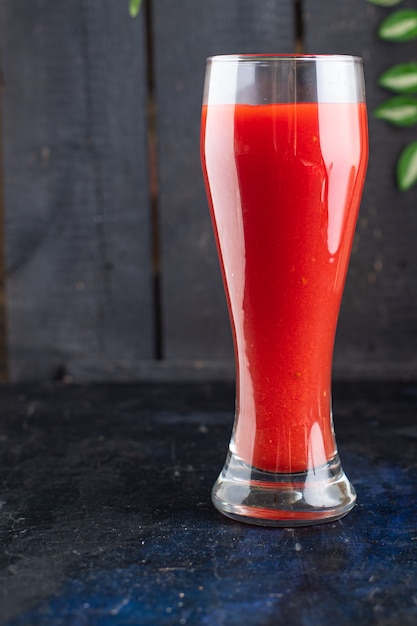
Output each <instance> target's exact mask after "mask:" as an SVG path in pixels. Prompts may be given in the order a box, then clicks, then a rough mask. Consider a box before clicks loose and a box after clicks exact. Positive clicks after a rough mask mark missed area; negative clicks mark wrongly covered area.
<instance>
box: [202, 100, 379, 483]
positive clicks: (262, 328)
mask: <svg viewBox="0 0 417 626" xmlns="http://www.w3.org/2000/svg"><path fill="white" fill-rule="evenodd" d="M201 152H202V162H203V170H204V174H205V178H206V187H207V192H208V197H209V201H210V208H211V212H212V219H213V224H214V230H215V235H216V240H217V245H218V251H219V256H220V260H221V266H222V272H223V279H224V283H225V288H226V294H227V299H228V305H229V311H230V317H231V322H232V329H233V334H234V341H235V352H236V366H237V418H236V421H235V430H234V437H233V444H232V445H233V447H234V452H235V454H236V455H237V456H239V457H240V458H241V459H243V460H244V461H246V462H247V463H249V464H251V465H253V466H255V467H257V468H258V469H261V470H264V471H272V472H285V473H294V472H300V471H306V470H308V469H311V468H314V467H317V466H319V465H321V464H323V463H326V462H327V461H328V460H329V459H331V458H332V457H333V456H334V454H335V442H334V436H333V429H332V420H331V414H330V413H331V398H330V393H331V389H330V386H331V368H332V357H333V345H334V336H335V331H336V324H337V318H338V314H339V309H340V302H341V297H342V292H343V287H344V282H345V278H346V272H347V267H348V261H349V256H350V250H351V245H352V239H353V234H354V228H355V224H356V219H357V213H358V209H359V203H360V197H361V193H362V187H363V182H364V177H365V171H366V163H367V121H366V108H365V105H364V104H350V103H337V104H331V103H326V104H316V103H300V104H269V105H262V106H250V105H210V106H209V107H207V106H204V107H203V113H202V137H201Z"/></svg>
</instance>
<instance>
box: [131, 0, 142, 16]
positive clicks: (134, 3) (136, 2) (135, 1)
mask: <svg viewBox="0 0 417 626" xmlns="http://www.w3.org/2000/svg"><path fill="white" fill-rule="evenodd" d="M141 4H142V0H130V2H129V13H130V15H131V16H132V17H136V16H137V15H138V13H139V11H140V5H141Z"/></svg>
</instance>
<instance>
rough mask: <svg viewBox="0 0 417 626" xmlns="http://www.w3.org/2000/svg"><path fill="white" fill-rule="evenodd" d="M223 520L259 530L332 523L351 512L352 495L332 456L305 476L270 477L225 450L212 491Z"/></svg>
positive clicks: (267, 473)
mask: <svg viewBox="0 0 417 626" xmlns="http://www.w3.org/2000/svg"><path fill="white" fill-rule="evenodd" d="M212 500H213V504H214V506H215V507H216V508H217V509H218V510H219V511H220V512H221V513H223V514H224V515H227V517H231V518H232V519H235V520H237V521H240V522H246V523H248V524H258V525H261V526H286V527H290V526H307V525H311V524H320V523H323V522H331V521H333V520H337V519H339V518H341V517H343V516H344V515H346V513H349V511H350V510H351V509H352V508H353V506H354V505H355V501H356V492H355V490H354V488H353V486H352V485H351V483H350V482H349V480H348V478H347V477H346V475H345V473H344V471H343V469H342V466H341V464H340V459H339V456H338V455H336V456H335V457H334V458H333V459H332V460H331V461H329V462H328V463H326V464H325V465H322V466H321V467H317V468H314V469H311V470H308V471H307V472H303V473H297V474H275V473H272V472H264V471H261V470H258V469H256V468H254V467H251V466H250V465H248V464H246V463H244V462H243V461H242V460H240V459H239V458H238V457H236V456H235V455H234V454H233V452H231V451H229V453H228V456H227V459H226V463H225V465H224V468H223V470H222V472H221V474H220V476H219V477H218V479H217V481H216V483H215V485H214V487H213V490H212Z"/></svg>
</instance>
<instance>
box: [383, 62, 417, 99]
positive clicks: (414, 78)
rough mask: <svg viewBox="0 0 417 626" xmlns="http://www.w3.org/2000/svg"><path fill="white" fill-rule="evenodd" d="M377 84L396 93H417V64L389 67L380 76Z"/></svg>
mask: <svg viewBox="0 0 417 626" xmlns="http://www.w3.org/2000/svg"><path fill="white" fill-rule="evenodd" d="M378 84H379V85H380V86H381V87H385V88H386V89H390V90H391V91H396V92H397V93H417V63H414V62H410V63H401V64H400V65H394V66H393V67H390V68H389V69H388V70H386V71H385V72H384V73H383V74H381V76H380V77H379V79H378Z"/></svg>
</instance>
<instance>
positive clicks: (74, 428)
mask: <svg viewBox="0 0 417 626" xmlns="http://www.w3.org/2000/svg"><path fill="white" fill-rule="evenodd" d="M233 403H234V401H233V388H232V387H231V386H230V385H226V384H217V385H209V384H194V385H193V384H177V385H174V384H154V385H144V384H138V385H108V386H101V385H95V386H91V385H89V386H71V385H69V386H60V385H56V386H47V387H35V386H23V387H22V386H20V387H16V386H3V387H0V481H1V491H0V522H1V524H0V534H1V547H0V579H1V580H0V624H2V625H5V624H7V626H26V625H28V626H29V625H30V626H41V625H54V626H55V625H57V626H60V625H62V626H64V625H65V626H66V625H68V626H83V625H87V624H88V625H90V624H91V625H97V626H107V625H110V624H111V625H112V626H118V625H148V624H149V625H152V626H155V625H159V624H162V625H165V624H166V625H171V624H172V625H174V624H175V625H177V624H180V625H181V624H188V625H192V624H201V625H207V626H221V625H227V626H234V625H236V626H237V625H239V626H242V625H245V624H249V625H256V626H267V625H277V624H278V625H279V624H285V625H287V626H291V625H293V624H294V625H297V626H310V625H311V626H313V625H314V626H316V625H317V626H327V625H330V624H331V625H332V626H334V625H338V626H343V625H345V624H346V625H349V626H350V625H352V624H372V625H381V626H394V625H395V626H397V625H399V626H407V625H409V624H410V625H411V624H413V625H415V624H417V383H411V382H410V383H396V382H380V383H376V382H374V383H373V382H368V383H352V382H350V383H348V382H340V383H335V385H334V413H335V425H336V436H337V441H338V447H339V452H340V455H341V458H342V462H343V466H344V468H345V470H346V472H347V473H348V475H349V477H350V478H351V480H352V482H353V483H354V484H355V486H356V489H357V491H358V504H357V506H356V507H355V508H354V510H353V511H352V512H351V513H350V514H349V515H348V516H346V517H345V518H343V519H342V520H340V521H338V522H336V523H328V524H322V525H317V526H311V527H306V528H297V529H293V530H289V529H271V528H261V527H255V526H248V525H244V524H240V523H238V522H233V521H231V520H228V519H226V518H224V517H222V516H221V515H220V514H218V513H217V512H216V511H215V510H214V509H213V507H212V505H211V503H210V489H211V486H212V483H213V482H214V480H215V478H216V476H217V473H218V472H219V470H220V469H221V467H222V465H223V461H224V457H225V453H226V448H227V445H228V441H229V436H230V429H231V426H232V422H233Z"/></svg>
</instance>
